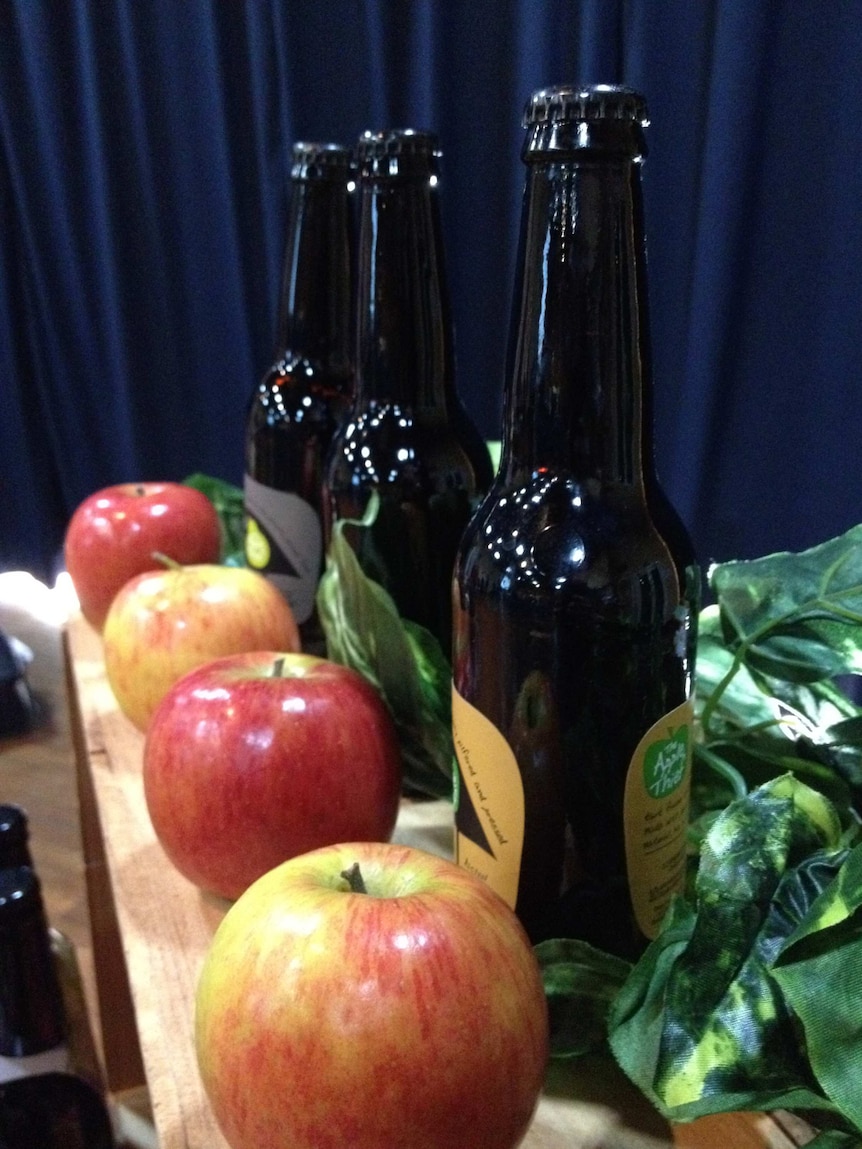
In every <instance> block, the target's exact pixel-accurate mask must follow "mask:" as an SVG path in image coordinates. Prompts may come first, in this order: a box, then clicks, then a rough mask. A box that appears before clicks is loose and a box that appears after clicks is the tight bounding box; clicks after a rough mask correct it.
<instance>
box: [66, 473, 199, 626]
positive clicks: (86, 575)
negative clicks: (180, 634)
mask: <svg viewBox="0 0 862 1149" xmlns="http://www.w3.org/2000/svg"><path fill="white" fill-rule="evenodd" d="M220 546H221V537H220V528H219V519H218V513H217V512H216V509H215V507H214V506H213V504H212V502H211V501H210V500H209V499H208V498H207V497H206V495H205V494H203V492H201V491H198V490H196V489H195V488H194V487H187V486H186V485H185V484H184V483H120V484H118V485H116V486H113V487H105V488H104V489H103V490H101V491H96V493H95V494H93V495H90V496H89V497H88V498H86V499H84V501H83V502H82V503H81V504H80V505H79V506H78V507H77V509H76V510H75V512H74V514H73V515H72V518H71V519H70V520H69V525H68V527H67V528H66V537H65V543H64V557H65V563H66V570H67V571H68V574H69V577H70V578H71V580H72V585H73V586H74V588H75V593H76V594H77V596H78V602H79V603H80V606H81V613H82V614H83V616H84V618H86V620H87V621H88V622H89V623H90V624H91V626H94V627H95V628H96V630H101V629H102V626H103V625H104V622H105V616H106V615H107V613H108V607H109V606H110V605H111V603H112V601H113V599H114V596H115V595H116V593H117V591H118V590H119V589H120V588H121V587H122V586H123V585H124V584H125V583H127V582H128V581H129V579H130V578H133V577H134V576H135V575H137V574H141V573H142V572H143V571H148V570H155V569H156V568H158V566H159V560H158V559H157V558H154V557H153V556H154V554H155V553H156V552H158V553H160V554H165V555H167V556H168V557H169V558H171V559H173V560H174V561H175V562H178V563H214V562H217V561H218V558H219V553H220Z"/></svg>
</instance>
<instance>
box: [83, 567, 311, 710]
mask: <svg viewBox="0 0 862 1149" xmlns="http://www.w3.org/2000/svg"><path fill="white" fill-rule="evenodd" d="M102 637H103V640H104V649H105V672H106V675H107V679H108V683H109V685H110V687H111V689H112V690H113V692H114V696H115V698H116V699H117V704H118V705H119V707H120V709H121V710H122V712H123V713H124V714H125V715H126V717H127V718H129V719H130V720H131V721H132V722H133V723H134V724H135V726H137V727H138V729H139V730H146V728H147V726H148V725H149V721H150V719H151V718H152V715H153V712H154V711H155V709H156V707H157V706H158V704H159V703H160V702H161V700H162V699H163V698H164V696H165V695H166V694H167V692H168V690H170V688H171V687H172V686H173V684H174V683H175V682H176V681H177V679H178V678H181V677H182V676H183V675H184V674H187V673H188V672H189V671H190V670H194V668H195V667H197V666H202V665H203V664H204V663H205V662H211V661H212V660H213V659H216V658H220V657H222V656H223V655H227V654H240V653H242V652H243V651H250V650H283V651H291V652H293V651H298V650H299V649H300V639H299V629H298V627H297V625H296V620H295V618H294V617H293V612H292V611H291V609H290V607H289V606H288V603H287V600H286V599H285V598H284V597H283V596H282V595H281V594H279V592H278V591H277V590H276V589H275V587H274V586H273V585H272V584H271V583H270V582H268V581H267V580H266V579H265V578H264V577H263V575H262V574H259V573H258V572H257V571H253V570H249V569H247V568H245V567H228V566H219V565H218V564H216V563H198V564H195V565H192V566H185V567H177V566H170V567H163V569H162V570H158V571H148V572H146V573H144V574H140V575H137V576H136V577H135V578H133V579H131V580H130V581H129V582H127V583H126V584H125V585H124V586H123V587H122V589H121V590H120V591H119V592H118V593H117V595H116V597H115V598H114V601H113V602H112V603H111V607H110V609H109V611H108V615H107V618H106V619H105V626H104V629H103V631H102Z"/></svg>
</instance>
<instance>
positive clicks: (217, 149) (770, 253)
mask: <svg viewBox="0 0 862 1149" xmlns="http://www.w3.org/2000/svg"><path fill="white" fill-rule="evenodd" d="M860 61H862V3H860V2H859V0H823V2H822V3H813V2H812V0H696V2H692V0H471V2H470V3H462V2H461V0H436V2H435V0H337V2H333V3H320V0H246V2H244V3H243V2H241V0H182V2H181V3H177V0H53V2H52V0H3V3H2V4H0V388H2V391H0V415H2V421H1V422H0V569H8V568H10V567H25V568H28V569H30V570H32V571H34V572H35V573H37V574H39V575H41V576H43V577H50V575H51V574H52V573H53V571H54V569H55V568H56V564H57V557H58V554H59V551H60V547H61V543H62V536H63V531H64V529H65V525H66V522H67V521H68V517H69V515H70V514H71V512H72V510H73V509H74V507H75V506H76V505H77V503H78V502H79V501H80V500H81V499H82V498H84V496H86V495H87V494H89V493H90V492H91V491H93V490H95V489H97V488H98V487H101V486H104V485H106V484H108V483H111V482H115V481H120V480H126V479H130V478H136V479H141V478H181V477H183V476H185V475H187V474H189V473H190V472H192V471H205V472H209V473H211V474H214V475H218V476H221V477H223V478H226V479H229V480H231V481H234V482H239V481H240V476H241V460H242V425H243V417H244V408H245V405H246V402H247V399H248V396H249V394H250V392H251V389H252V387H253V385H254V383H255V382H256V380H257V379H258V377H259V376H260V374H261V372H262V371H263V370H264V368H265V367H266V365H267V364H268V361H269V359H270V356H271V354H272V350H273V348H272V341H273V330H274V316H275V309H276V305H277V299H278V289H279V281H280V262H281V256H282V244H283V229H284V220H285V193H286V175H287V159H288V155H289V150H290V145H291V143H292V141H293V140H294V139H297V138H300V137H305V138H328V139H335V140H342V141H345V142H352V141H353V140H354V139H355V138H356V137H357V136H358V134H359V133H360V131H362V130H363V129H364V128H368V127H371V128H380V127H384V126H414V127H428V128H432V129H435V130H436V131H437V132H439V134H440V137H441V141H442V144H443V148H444V169H443V171H444V184H443V211H444V226H445V230H446V242H447V255H448V261H449V272H450V279H451V288H452V295H453V304H454V309H455V319H456V326H457V334H456V342H457V355H458V367H459V380H460V388H461V391H462V394H463V396H464V398H465V400H466V402H467V404H468V406H469V408H470V410H471V411H472V413H473V415H474V417H475V418H476V421H477V422H478V424H479V425H480V428H481V430H482V431H483V432H484V433H485V434H486V435H487V436H489V437H497V436H498V434H499V416H500V399H501V389H502V383H503V360H504V355H505V344H506V337H507V329H508V321H509V308H510V295H511V284H512V277H513V261H514V252H515V245H516V241H517V228H518V219H519V210H520V198H521V191H522V187H523V171H522V167H521V164H520V159H519V152H520V145H521V139H522V132H521V128H520V113H521V108H522V106H523V103H524V101H525V99H526V97H527V96H528V94H529V93H530V91H531V90H532V89H533V88H536V87H539V86H542V85H547V84H551V83H557V82H562V81H581V80H582V81H620V82H626V83H629V84H632V85H634V86H636V87H639V88H640V89H641V90H643V91H644V92H645V94H646V96H647V98H648V101H649V104H650V109H651V113H652V126H651V128H650V132H649V141H650V146H651V152H650V159H649V161H648V163H647V165H646V169H645V175H644V178H645V189H646V207H647V225H648V231H649V250H650V274H651V301H652V319H653V343H654V354H655V377H656V388H657V395H656V417H657V425H656V439H657V453H658V458H659V460H660V469H661V475H662V478H663V481H664V483H665V486H666V487H667V489H668V491H669V493H670V494H671V496H672V498H673V500H674V502H675V503H676V504H677V506H678V508H679V510H680V512H681V513H682V515H683V517H684V518H685V519H686V521H687V522H688V524H689V526H690V528H691V530H692V533H693V535H694V538H695V541H696V543H697V545H698V548H699V550H700V553H701V556H702V558H703V559H704V560H705V561H709V560H711V559H724V558H729V557H746V556H752V555H756V554H759V553H764V552H766V551H769V550H777V549H785V548H790V549H797V548H800V547H803V546H808V545H811V544H813V543H815V542H818V541H820V540H821V539H825V538H826V537H828V536H830V535H832V534H836V533H838V532H840V531H841V530H844V529H846V528H847V527H849V526H851V525H853V524H854V523H856V522H858V521H862V494H860V490H862V483H860V480H859V477H858V473H859V464H858V457H859V451H858V448H857V441H858V439H859V433H860V430H862V380H860V377H859V374H860V373H859V353H860V343H862V339H860V336H862V318H860V316H862V307H860V304H862V206H860V205H862V130H860V124H862V68H860Z"/></svg>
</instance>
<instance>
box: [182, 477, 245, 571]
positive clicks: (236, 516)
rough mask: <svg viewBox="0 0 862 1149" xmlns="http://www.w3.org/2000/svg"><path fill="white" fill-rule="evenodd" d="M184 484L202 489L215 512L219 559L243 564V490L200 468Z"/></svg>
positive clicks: (228, 562)
mask: <svg viewBox="0 0 862 1149" xmlns="http://www.w3.org/2000/svg"><path fill="white" fill-rule="evenodd" d="M183 482H184V483H185V485H186V486H187V487H194V488H195V489H196V490H198V491H202V492H203V493H204V494H205V495H206V496H207V498H208V499H209V500H210V502H211V503H212V504H213V506H214V507H215V509H216V511H217V512H218V517H219V524H220V526H221V561H222V562H223V563H225V565H227V566H245V550H244V547H243V529H244V528H243V516H244V511H243V493H242V490H241V489H240V488H239V487H235V486H234V485H233V484H232V483H227V482H225V481H224V479H216V478H214V477H213V476H212V475H203V474H201V473H199V472H197V473H195V474H194V475H189V476H188V477H187V478H185V479H183Z"/></svg>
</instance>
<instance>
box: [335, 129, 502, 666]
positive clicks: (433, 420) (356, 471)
mask: <svg viewBox="0 0 862 1149" xmlns="http://www.w3.org/2000/svg"><path fill="white" fill-rule="evenodd" d="M440 154H441V153H440V149H439V146H438V141H437V137H436V136H435V135H434V134H433V133H431V132H422V131H414V130H410V129H392V130H389V131H384V132H366V133H364V134H363V135H362V136H361V137H360V140H359V144H358V152H357V167H358V183H359V190H360V224H359V258H358V267H357V279H358V285H357V291H358V302H357V324H358V333H357V339H358V353H357V357H356V395H355V398H354V401H353V404H352V406H351V409H350V411H349V414H348V416H347V418H346V419H345V421H344V422H343V423H342V425H341V427H340V428H339V430H338V432H337V433H336V436H335V439H334V441H333V446H332V450H331V452H330V455H329V459H328V461H327V467H326V482H325V501H324V507H325V514H326V523H327V536H329V535H330V534H331V530H332V523H333V522H334V521H335V520H336V519H359V518H361V517H362V515H363V514H364V512H365V510H366V507H367V505H368V502H369V499H370V497H371V493H372V491H374V492H376V493H377V495H378V497H379V506H378V511H377V516H376V519H375V521H374V523H373V525H371V526H370V527H349V526H345V535H346V537H347V538H348V540H349V541H350V543H351V545H352V546H353V548H354V550H355V551H356V554H357V557H358V559H359V562H360V564H361V566H362V568H363V570H364V572H365V574H366V575H367V576H368V577H369V578H372V579H374V580H375V581H377V582H379V583H381V584H382V585H383V586H384V587H385V589H386V590H387V591H388V592H389V593H390V594H391V596H392V598H393V599H394V601H395V604H396V606H397V607H398V610H399V613H400V614H401V615H402V616H403V617H406V618H409V619H411V620H412V621H413V622H416V623H419V624H420V625H422V626H424V627H425V628H426V629H427V630H429V631H430V632H431V633H432V634H433V635H434V636H435V637H436V638H437V639H438V641H439V642H440V645H441V647H442V649H443V651H444V653H445V654H446V655H447V656H448V654H449V652H450V649H451V628H452V622H451V620H452V613H451V611H452V607H451V585H452V566H453V562H454V559H455V552H456V549H457V546H458V541H459V539H460V537H461V534H462V532H463V530H464V527H465V526H466V524H467V521H468V519H469V517H470V514H471V513H472V511H473V510H474V509H475V507H476V505H477V503H478V500H479V497H480V496H481V495H482V494H483V493H484V492H485V491H486V490H487V489H488V486H489V485H490V482H491V478H492V469H491V459H490V455H489V452H488V449H487V447H486V445H485V443H484V442H483V441H482V439H481V437H480V435H479V433H478V431H477V430H476V428H475V426H474V425H473V423H472V421H471V420H470V418H469V416H468V415H467V412H466V410H465V408H464V407H463V405H462V403H461V400H460V398H459V396H458V394H457V391H456V387H455V364H454V351H453V331H452V320H451V311H450V302H449V295H448V286H447V280H446V269H445V263H444V252H443V235H442V224H441V217H440V204H439V194H440V188H439V159H440Z"/></svg>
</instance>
